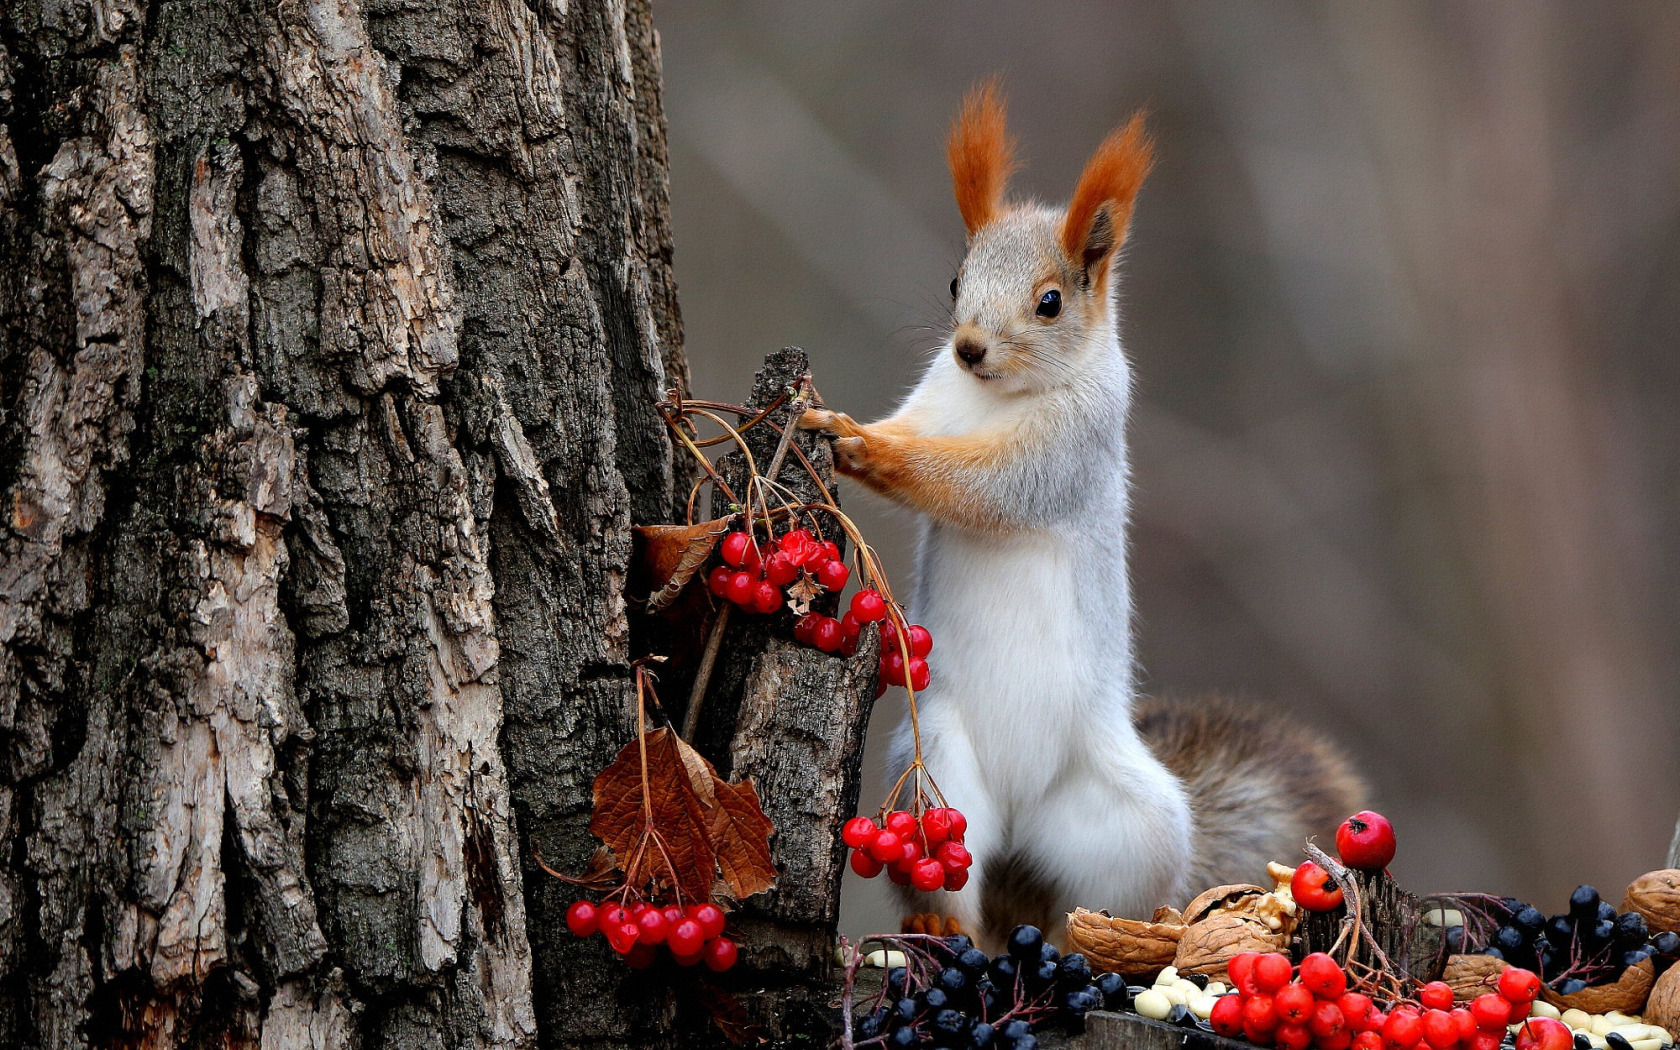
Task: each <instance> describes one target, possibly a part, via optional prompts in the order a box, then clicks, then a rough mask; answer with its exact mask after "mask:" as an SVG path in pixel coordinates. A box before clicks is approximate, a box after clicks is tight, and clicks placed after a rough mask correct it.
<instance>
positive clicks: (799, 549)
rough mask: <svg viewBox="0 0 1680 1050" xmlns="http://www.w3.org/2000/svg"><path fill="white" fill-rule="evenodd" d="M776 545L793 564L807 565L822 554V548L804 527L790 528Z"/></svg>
mask: <svg viewBox="0 0 1680 1050" xmlns="http://www.w3.org/2000/svg"><path fill="white" fill-rule="evenodd" d="M777 547H778V548H779V549H780V550H781V552H782V553H783V554H785V555H787V559H788V561H790V562H792V563H793V564H794V565H808V564H810V562H811V561H812V560H813V559H815V558H818V557H821V555H822V548H821V547H819V546H817V541H816V540H814V539H812V538H811V534H810V533H809V532H806V531H805V530H804V529H792V530H790V531H789V532H788V534H787V535H786V536H783V537H782V538H781V540H780V541H779V542H778V543H777Z"/></svg>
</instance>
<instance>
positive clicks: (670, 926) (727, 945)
mask: <svg viewBox="0 0 1680 1050" xmlns="http://www.w3.org/2000/svg"><path fill="white" fill-rule="evenodd" d="M723 925H724V923H723V909H722V908H719V907H718V906H717V905H715V904H691V905H689V906H688V907H687V908H680V907H678V906H676V905H674V904H672V905H669V906H667V907H664V908H661V907H659V906H658V905H656V904H650V903H648V902H647V901H635V902H633V903H631V904H629V905H628V906H626V905H624V904H618V903H615V902H607V903H604V904H594V903H591V902H590V901H574V902H573V903H572V906H571V907H570V908H567V909H566V928H567V929H568V930H571V931H572V933H573V934H575V935H576V936H578V937H592V936H594V935H595V934H597V933H599V934H600V935H601V936H603V937H605V938H606V939H607V943H608V944H609V945H611V946H612V950H613V951H615V952H617V953H618V954H619V955H622V956H623V957H624V964H625V965H626V966H628V967H630V968H631V969H632V970H645V969H647V968H648V967H649V966H652V965H653V964H654V961H655V960H656V959H657V958H658V957H659V949H660V948H661V947H663V948H665V949H667V950H668V951H670V953H671V958H672V959H673V960H674V961H675V962H676V963H677V965H678V966H693V965H695V964H697V963H701V962H704V963H705V964H706V966H707V968H709V969H712V970H715V971H717V972H719V973H722V972H723V971H724V970H727V969H729V968H730V967H732V966H734V965H735V960H736V958H737V956H738V955H739V951H738V950H737V949H736V947H735V942H734V941H732V940H730V939H729V938H728V937H725V936H724V935H723Z"/></svg>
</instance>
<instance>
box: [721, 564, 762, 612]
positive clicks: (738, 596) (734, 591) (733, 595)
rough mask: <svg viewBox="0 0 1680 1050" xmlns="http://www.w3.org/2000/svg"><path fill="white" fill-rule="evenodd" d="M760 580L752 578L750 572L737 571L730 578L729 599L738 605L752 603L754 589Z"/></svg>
mask: <svg viewBox="0 0 1680 1050" xmlns="http://www.w3.org/2000/svg"><path fill="white" fill-rule="evenodd" d="M757 586H758V581H757V580H755V579H753V578H752V573H750V572H737V573H736V574H735V575H733V576H731V577H730V578H729V595H728V597H729V600H730V601H732V602H734V603H735V604H736V605H751V604H752V600H753V590H754V588H756V587H757Z"/></svg>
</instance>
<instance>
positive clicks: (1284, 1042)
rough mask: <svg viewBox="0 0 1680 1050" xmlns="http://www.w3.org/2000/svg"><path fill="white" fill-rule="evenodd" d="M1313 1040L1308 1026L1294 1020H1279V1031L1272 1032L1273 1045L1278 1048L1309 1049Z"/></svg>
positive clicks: (1288, 1049)
mask: <svg viewBox="0 0 1680 1050" xmlns="http://www.w3.org/2000/svg"><path fill="white" fill-rule="evenodd" d="M1308 998H1311V996H1308ZM1312 1041H1313V1039H1312V1032H1311V1031H1310V1030H1309V1029H1308V1028H1307V1026H1306V1025H1304V1024H1296V1023H1295V1022H1294V1021H1279V1022H1278V1026H1277V1031H1275V1032H1273V1033H1272V1045H1274V1046H1276V1047H1277V1048H1278V1050H1307V1047H1309V1046H1311V1045H1312Z"/></svg>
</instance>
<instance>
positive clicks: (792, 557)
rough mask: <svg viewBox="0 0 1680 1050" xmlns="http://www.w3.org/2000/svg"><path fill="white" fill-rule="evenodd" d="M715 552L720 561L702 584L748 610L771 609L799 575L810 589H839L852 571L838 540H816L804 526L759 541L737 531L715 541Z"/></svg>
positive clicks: (794, 583)
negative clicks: (716, 549) (717, 542)
mask: <svg viewBox="0 0 1680 1050" xmlns="http://www.w3.org/2000/svg"><path fill="white" fill-rule="evenodd" d="M718 556H719V557H721V558H722V559H723V564H722V565H719V566H718V567H716V568H714V569H713V570H712V571H711V572H710V573H709V574H708V575H707V576H706V587H707V589H708V590H710V591H711V592H712V593H713V594H715V595H717V596H718V597H719V598H722V599H724V600H726V601H730V602H734V603H735V604H736V605H738V606H740V607H741V608H742V609H745V610H746V611H748V612H755V613H765V614H768V613H773V612H775V611H776V610H778V609H780V608H781V607H782V605H783V603H785V602H786V601H787V599H788V597H789V596H788V594H787V593H786V589H787V588H789V587H793V586H795V585H796V584H798V583H799V582H801V581H802V580H803V581H808V583H809V584H810V585H811V586H812V588H813V590H812V591H811V593H813V594H814V593H816V590H817V589H820V590H824V591H833V592H836V593H838V592H839V591H840V590H842V589H844V588H845V586H846V581H847V580H849V579H851V578H852V570H850V569H848V568H846V563H845V562H844V561H842V560H841V559H840V547H839V545H838V544H836V543H835V542H834V541H833V540H818V539H817V538H815V537H814V536H812V535H811V534H810V532H808V531H807V530H805V529H789V530H788V531H787V532H786V533H785V534H783V535H782V536H781V537H780V538H777V537H774V536H772V537H770V538H769V539H766V540H764V541H762V542H759V541H758V540H757V538H756V537H754V536H753V535H751V534H750V533H747V532H744V531H740V530H737V531H735V532H731V533H730V534H729V535H727V536H725V537H724V538H723V541H722V542H721V543H719V544H718ZM839 647H840V646H839V645H838V644H836V645H835V646H834V649H838V648H839ZM829 651H830V652H832V651H833V649H830V650H829Z"/></svg>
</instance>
